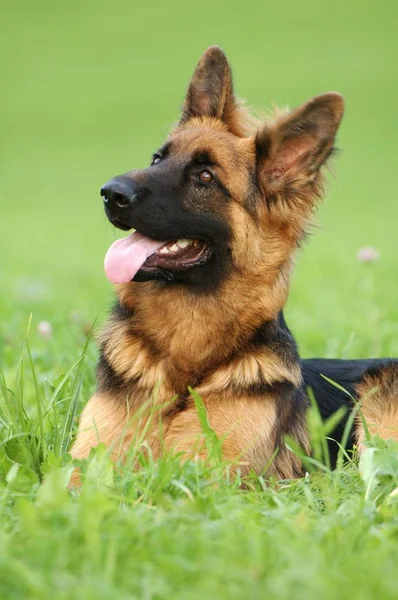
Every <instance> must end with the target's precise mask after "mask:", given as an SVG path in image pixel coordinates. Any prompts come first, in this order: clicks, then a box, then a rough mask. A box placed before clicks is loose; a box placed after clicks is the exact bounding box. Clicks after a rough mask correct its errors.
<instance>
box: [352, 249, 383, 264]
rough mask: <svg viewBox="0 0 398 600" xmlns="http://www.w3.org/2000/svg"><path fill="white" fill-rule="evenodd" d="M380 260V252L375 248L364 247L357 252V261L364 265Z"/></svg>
mask: <svg viewBox="0 0 398 600" xmlns="http://www.w3.org/2000/svg"><path fill="white" fill-rule="evenodd" d="M379 258H380V252H379V251H378V250H377V248H374V247H373V246H364V247H363V248H360V249H359V250H358V252H357V259H358V260H359V262H362V263H372V262H376V261H377V260H379Z"/></svg>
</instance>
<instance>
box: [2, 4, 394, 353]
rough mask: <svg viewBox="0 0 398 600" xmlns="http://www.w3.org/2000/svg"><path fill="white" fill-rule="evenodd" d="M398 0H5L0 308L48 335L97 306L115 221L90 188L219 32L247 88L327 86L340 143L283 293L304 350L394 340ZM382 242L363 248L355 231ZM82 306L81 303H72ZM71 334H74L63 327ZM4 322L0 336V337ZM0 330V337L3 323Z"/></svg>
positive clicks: (137, 140) (384, 347)
mask: <svg viewBox="0 0 398 600" xmlns="http://www.w3.org/2000/svg"><path fill="white" fill-rule="evenodd" d="M397 6H398V5H397V4H396V2H393V1H392V0H391V1H390V2H381V3H375V2H370V1H368V0H348V1H347V0H345V1H343V0H334V1H333V2H321V1H319V0H318V1H316V0H304V1H302V2H297V1H294V2H293V1H289V2H272V3H271V2H265V1H263V2H258V1H253V0H249V1H246V2H236V1H235V0H232V1H229V2H218V3H217V2H210V1H209V0H203V1H202V2H201V3H188V2H181V1H177V0H171V1H169V2H150V3H149V2H148V3H142V2H134V1H130V2H128V1H121V0H114V1H112V2H109V1H108V2H105V1H101V0H97V1H95V2H94V1H93V0H87V1H85V2H83V1H80V2H78V1H76V0H71V1H70V2H67V3H60V2H49V1H48V0H42V1H40V2H31V1H28V0H20V1H18V0H16V1H15V2H11V1H10V0H8V1H3V2H2V7H1V20H0V55H1V57H2V59H1V62H2V77H1V93H0V181H1V186H0V204H1V225H2V226H1V235H0V251H1V257H2V258H1V263H0V286H1V297H0V311H1V312H0V315H1V331H2V332H3V339H6V343H13V340H14V339H19V337H21V336H23V333H24V331H25V329H26V323H27V321H28V317H29V314H30V313H31V312H33V319H34V322H35V323H37V322H38V321H40V320H41V319H48V320H50V322H51V323H52V324H53V326H54V336H55V338H57V336H60V335H61V333H60V332H62V339H65V336H67V335H68V333H67V332H68V331H69V329H70V330H71V331H72V330H73V327H74V325H73V323H74V322H75V321H76V318H75V320H74V319H73V315H75V316H76V314H78V315H82V317H81V318H82V319H83V320H84V321H87V322H90V321H93V320H94V318H95V317H96V316H97V315H99V320H100V321H101V320H102V319H103V317H104V314H105V312H106V310H107V307H108V306H109V303H110V301H111V298H112V290H111V287H110V285H109V284H108V282H107V281H106V279H105V276H104V274H103V269H102V262H103V257H104V253H105V251H106V249H107V247H108V245H109V244H110V242H111V241H112V240H114V239H115V237H116V236H117V235H118V234H117V233H116V232H115V231H113V230H112V228H111V226H110V225H109V224H108V223H107V222H106V220H105V217H104V215H103V211H102V206H101V200H100V197H99V188H100V186H101V184H103V183H104V182H105V181H106V180H107V179H108V178H109V177H110V176H112V175H115V174H119V173H122V172H124V171H127V170H129V169H131V168H139V167H142V166H145V165H146V164H148V161H149V158H150V155H151V153H152V152H153V151H154V150H155V149H156V148H157V146H158V145H159V144H160V143H161V142H162V139H163V138H164V136H165V134H166V132H167V130H168V127H169V126H170V124H172V123H173V121H174V120H175V119H176V118H177V116H178V110H179V106H180V105H181V103H182V100H183V97H184V93H185V89H186V86H187V84H188V81H189V78H190V76H191V73H192V71H193V69H194V67H195V64H196V62H197V60H198V59H199V56H200V54H201V53H202V52H203V50H204V49H205V48H206V47H207V46H208V45H210V44H218V45H220V46H221V47H222V48H223V49H224V50H225V51H226V53H227V55H228V57H229V59H230V62H231V64H232V67H233V71H234V77H235V85H236V90H237V93H238V95H239V96H241V97H244V98H246V99H247V100H248V102H249V104H250V105H253V106H254V107H256V108H258V109H261V108H266V107H270V106H272V105H273V104H279V105H286V104H289V105H290V106H294V105H297V104H299V103H301V102H304V101H305V100H306V99H308V98H309V97H310V96H312V95H315V94H318V93H321V92H325V91H330V90H336V91H339V92H341V93H342V94H343V95H344V97H345V99H346V106H347V108H346V115H345V118H344V121H343V125H342V128H341V133H340V135H339V140H338V143H339V146H340V147H341V148H342V149H343V152H342V153H341V154H340V156H339V157H338V159H337V160H336V162H335V170H336V176H332V177H331V178H330V185H329V190H328V194H327V201H326V203H325V205H324V207H323V208H322V210H321V212H320V216H319V218H318V221H319V223H320V224H321V227H320V229H319V230H318V231H317V235H316V236H315V237H313V238H312V240H311V241H310V244H309V246H307V247H306V248H305V250H304V251H303V252H302V255H301V256H300V260H299V262H298V267H297V269H296V273H295V278H294V284H293V291H292V295H291V299H290V302H289V307H288V310H287V316H288V321H289V323H290V325H291V326H292V328H293V330H294V332H295V333H296V334H297V336H298V339H299V342H300V345H301V348H302V351H303V353H304V354H309V353H316V354H319V355H334V356H348V355H352V356H357V355H361V354H374V355H378V354H383V353H384V354H386V353H389V354H397V353H398V344H397V341H396V340H397V338H398V336H397V333H398V330H397V316H398V310H397V308H396V305H397V297H398V280H397V264H398V259H397V251H396V249H397V238H396V228H397V217H398V207H397V204H398V203H397V198H396V179H395V178H396V172H397V167H396V155H397V153H396V140H397V129H398V125H397V124H398V115H397V109H396V105H397V93H398V83H397V68H396V62H397V58H398V52H397V50H398V42H397V17H398V8H397ZM365 245H372V246H375V247H377V249H378V250H379V251H380V254H381V259H380V261H379V262H378V263H377V264H374V265H363V264H360V263H359V262H358V261H357V259H356V252H357V250H358V248H359V247H361V246H365ZM79 318H80V317H79ZM71 335H72V334H71ZM4 336H5V337H4ZM7 340H8V341H7Z"/></svg>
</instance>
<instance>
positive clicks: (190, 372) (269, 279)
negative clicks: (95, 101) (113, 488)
mask: <svg viewBox="0 0 398 600" xmlns="http://www.w3.org/2000/svg"><path fill="white" fill-rule="evenodd" d="M343 109H344V103H343V98H342V96H341V95H340V94H338V93H327V94H323V95H320V96H316V97H315V98H312V99H311V100H310V101H308V102H306V103H305V104H304V105H302V106H300V107H299V108H297V109H295V110H293V111H290V112H280V113H278V114H276V115H275V116H274V118H273V119H270V120H268V121H267V122H264V123H258V121H255V120H253V119H251V117H250V116H249V113H248V111H246V109H245V108H244V106H243V104H241V103H240V102H239V101H238V100H237V99H236V97H235V95H234V91H233V85H232V74H231V69H230V66H229V64H228V61H227V59H226V57H225V55H224V53H223V52H222V50H221V49H220V48H218V47H216V46H214V47H210V48H208V49H207V50H206V52H205V53H204V54H203V56H202V57H201V60H200V62H199V64H198V66H197V68H196V70H195V72H194V75H193V77H192V79H191V82H190V84H189V87H188V91H187V95H186V98H185V101H184V104H183V108H182V114H181V117H180V120H179V122H178V124H177V125H176V126H175V127H174V129H173V130H172V132H171V134H170V135H169V137H168V138H167V140H166V142H165V143H164V145H163V146H162V147H161V148H160V149H159V150H158V151H157V152H156V153H155V154H154V156H153V160H152V162H151V164H150V166H149V167H148V168H145V169H143V170H138V171H131V172H128V173H126V174H124V175H120V176H118V177H114V178H113V179H111V180H110V181H109V182H108V183H107V184H106V185H104V186H103V188H102V189H101V196H102V198H103V202H104V208H105V213H106V216H107V217H108V219H109V221H110V222H111V223H112V224H113V225H114V226H116V227H117V228H119V229H122V230H125V231H128V230H131V229H134V232H133V233H130V234H129V235H128V236H127V237H125V238H124V239H121V240H118V241H117V242H115V243H114V244H113V245H112V246H111V248H110V249H109V251H108V253H107V256H106V259H105V271H106V273H107V276H108V278H109V279H110V280H111V281H112V282H113V283H114V284H115V285H116V293H117V302H116V305H115V307H114V309H113V311H112V313H111V315H110V318H109V320H108V322H107V324H106V326H105V328H104V330H103V331H102V333H101V335H100V358H99V362H98V369H97V391H96V392H95V394H94V396H93V397H92V398H91V400H90V401H89V402H88V403H87V405H86V407H85V408H84V410H83V413H82V416H81V420H80V426H79V430H78V434H77V438H76V441H75V442H74V444H73V447H72V450H71V454H72V457H73V458H75V459H83V458H85V457H87V456H88V454H89V452H90V449H91V448H92V447H94V446H96V445H97V444H98V443H99V442H102V443H104V444H105V445H106V446H107V447H108V448H109V449H110V452H111V455H112V457H113V458H114V460H115V461H116V460H119V459H120V460H123V457H124V456H125V455H126V453H127V451H128V449H129V447H130V446H131V445H132V444H133V443H135V442H136V440H137V439H141V440H145V442H146V446H147V447H148V446H149V447H150V451H151V453H152V456H153V457H154V458H155V459H156V458H158V457H159V456H161V455H162V454H163V453H164V452H169V451H173V452H178V453H181V455H182V456H183V457H185V458H187V459H192V458H197V457H199V458H203V459H205V458H206V447H205V441H204V434H203V431H202V427H201V423H200V419H199V416H198V412H197V410H196V406H195V397H194V396H195V393H194V392H193V391H192V390H195V392H196V393H197V394H199V396H200V397H201V399H202V402H203V405H204V407H205V409H206V413H207V419H208V422H209V424H210V426H211V427H212V429H213V430H214V431H215V433H216V434H217V435H218V436H219V438H220V439H221V440H222V454H223V458H224V459H225V460H226V461H228V462H230V463H231V464H235V465H236V464H238V465H239V469H240V471H241V473H242V475H243V476H245V475H247V474H249V473H250V472H255V473H257V474H260V473H264V470H265V469H266V475H267V476H273V477H276V478H278V479H291V478H296V477H301V476H302V475H303V465H302V463H301V461H300V459H299V458H298V456H297V455H296V454H294V453H292V452H291V451H289V449H288V448H287V447H286V445H285V443H284V438H285V436H287V435H288V436H290V438H291V439H293V440H295V442H296V443H297V444H298V445H299V446H300V447H301V448H302V450H303V452H305V453H307V454H310V452H311V447H310V439H309V433H308V427H307V412H308V408H309V406H310V401H309V397H308V394H307V389H308V388H311V389H312V391H313V394H314V396H315V398H316V401H317V404H318V407H319V412H320V414H321V416H322V418H323V419H325V420H326V419H327V418H328V417H330V416H331V415H332V414H333V413H334V412H335V411H336V410H337V409H339V408H340V407H342V406H343V407H346V409H347V413H346V416H345V417H344V418H343V420H342V421H340V422H339V423H338V424H337V426H336V428H335V431H334V432H333V433H332V434H331V437H332V438H333V439H332V440H330V441H329V451H330V456H331V460H332V462H335V460H336V456H337V452H338V447H339V446H338V443H339V442H340V441H341V438H342V435H343V430H344V427H345V424H346V421H347V418H348V415H349V414H350V411H352V410H353V409H354V405H355V403H356V400H358V401H360V402H361V411H362V417H364V419H365V421H367V423H368V428H369V431H370V433H372V434H379V435H381V436H383V437H392V438H394V439H396V440H398V428H397V426H398V361H397V360H393V359H379V360H348V361H343V360H326V359H325V360H323V359H311V360H301V359H300V356H299V353H298V349H297V345H296V342H295V340H294V338H293V336H292V334H291V332H290V330H289V328H288V326H287V324H286V322H285V319H284V315H283V309H284V306H285V303H286V300H287V296H288V291H289V282H290V276H291V271H292V263H293V258H294V255H295V253H296V250H297V248H298V247H299V246H300V245H301V244H302V242H303V240H304V239H305V236H306V232H307V231H308V227H309V225H310V223H311V217H312V214H313V212H314V209H315V208H316V207H317V205H318V203H319V202H320V200H321V198H322V195H323V185H324V177H323V174H322V168H323V167H324V165H325V164H326V163H327V161H328V160H329V159H330V157H331V156H332V154H333V151H334V142H335V136H336V132H337V130H338V127H339V124H340V122H341V119H342V116H343ZM322 375H324V376H326V377H327V378H328V379H329V380H331V381H334V382H337V383H338V384H339V387H336V386H334V385H333V384H332V383H331V382H330V381H328V380H327V379H325V378H324V377H322ZM342 388H344V389H345V390H346V392H348V393H346V392H345V391H344V390H343V389H342ZM365 438H366V432H365V425H364V422H363V419H362V418H359V417H358V416H357V418H356V421H355V423H354V426H353V427H352V431H351V433H350V439H349V441H348V445H349V446H350V447H353V446H357V447H358V448H362V447H363V445H364V442H365ZM78 478H79V475H78V473H77V472H76V474H75V476H74V481H75V482H76V481H78Z"/></svg>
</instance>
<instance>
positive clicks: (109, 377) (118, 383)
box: [97, 351, 126, 393]
mask: <svg viewBox="0 0 398 600" xmlns="http://www.w3.org/2000/svg"><path fill="white" fill-rule="evenodd" d="M97 385H98V389H100V390H107V391H110V392H115V393H120V391H121V390H122V389H123V388H124V387H125V385H126V381H125V380H124V379H123V377H122V376H121V375H119V374H118V373H116V372H115V370H114V369H113V367H112V366H111V365H110V363H109V361H108V360H107V359H106V357H105V356H104V353H103V352H102V351H101V353H100V356H99V359H98V363H97Z"/></svg>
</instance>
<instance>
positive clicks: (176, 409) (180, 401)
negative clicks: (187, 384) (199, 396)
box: [163, 395, 190, 418]
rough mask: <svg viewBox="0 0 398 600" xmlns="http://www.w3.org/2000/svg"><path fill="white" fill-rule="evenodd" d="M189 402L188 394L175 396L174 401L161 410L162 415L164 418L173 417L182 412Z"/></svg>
mask: <svg viewBox="0 0 398 600" xmlns="http://www.w3.org/2000/svg"><path fill="white" fill-rule="evenodd" d="M189 404H190V402H189V395H185V396H184V395H182V396H179V397H178V398H177V400H175V402H173V404H172V405H171V406H169V407H168V408H166V409H165V410H164V411H163V417H164V418H170V417H174V416H176V415H177V414H178V413H181V412H184V411H185V410H187V409H188V407H189Z"/></svg>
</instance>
